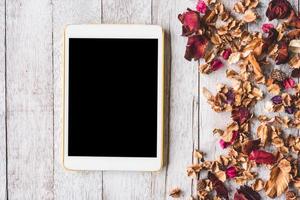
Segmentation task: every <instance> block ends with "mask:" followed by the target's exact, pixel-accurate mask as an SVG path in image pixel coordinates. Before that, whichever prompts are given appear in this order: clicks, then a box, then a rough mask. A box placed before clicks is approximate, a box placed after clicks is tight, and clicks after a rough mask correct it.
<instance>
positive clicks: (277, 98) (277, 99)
mask: <svg viewBox="0 0 300 200" xmlns="http://www.w3.org/2000/svg"><path fill="white" fill-rule="evenodd" d="M271 100H272V102H273V104H275V105H278V104H281V103H282V97H281V96H280V95H276V96H274V97H272V98H271Z"/></svg>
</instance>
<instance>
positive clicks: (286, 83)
mask: <svg viewBox="0 0 300 200" xmlns="http://www.w3.org/2000/svg"><path fill="white" fill-rule="evenodd" d="M283 85H284V88H285V89H286V90H287V89H290V88H294V87H295V85H296V82H295V81H294V79H292V78H287V79H285V80H284V81H283Z"/></svg>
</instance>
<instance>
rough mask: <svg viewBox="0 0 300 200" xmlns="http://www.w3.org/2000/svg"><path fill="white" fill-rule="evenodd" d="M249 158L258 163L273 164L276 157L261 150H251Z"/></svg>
mask: <svg viewBox="0 0 300 200" xmlns="http://www.w3.org/2000/svg"><path fill="white" fill-rule="evenodd" d="M249 159H250V160H254V161H255V162H256V163H258V164H274V163H275V162H276V158H275V156H274V155H273V154H271V153H269V152H266V151H263V150H254V151H252V152H251V154H250V156H249Z"/></svg>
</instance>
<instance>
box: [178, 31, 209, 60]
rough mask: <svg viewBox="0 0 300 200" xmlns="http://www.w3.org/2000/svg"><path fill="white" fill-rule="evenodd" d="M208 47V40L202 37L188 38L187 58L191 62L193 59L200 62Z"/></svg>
mask: <svg viewBox="0 0 300 200" xmlns="http://www.w3.org/2000/svg"><path fill="white" fill-rule="evenodd" d="M207 45H208V40H207V39H206V38H205V37H203V36H201V35H194V36H190V37H189V38H188V42H187V45H186V50H185V56H184V57H185V58H186V59H187V60H189V61H191V60H192V59H194V60H199V59H200V58H203V56H204V54H205V50H206V48H207Z"/></svg>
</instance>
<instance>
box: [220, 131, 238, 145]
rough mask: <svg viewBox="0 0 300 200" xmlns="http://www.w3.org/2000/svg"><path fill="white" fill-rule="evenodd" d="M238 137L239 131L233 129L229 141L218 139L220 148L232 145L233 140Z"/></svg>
mask: <svg viewBox="0 0 300 200" xmlns="http://www.w3.org/2000/svg"><path fill="white" fill-rule="evenodd" d="M238 137H239V132H238V131H233V132H232V138H231V140H230V142H225V141H224V140H223V139H221V140H220V142H219V143H220V146H221V147H222V149H225V148H227V147H228V146H230V145H232V144H233V143H234V142H235V140H236V139H237V138H238Z"/></svg>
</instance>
